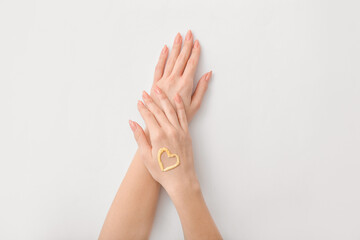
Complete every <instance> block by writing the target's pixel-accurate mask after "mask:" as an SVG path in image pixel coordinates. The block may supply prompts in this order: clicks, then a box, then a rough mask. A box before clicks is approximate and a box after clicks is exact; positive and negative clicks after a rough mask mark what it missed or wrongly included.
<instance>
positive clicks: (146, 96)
mask: <svg viewBox="0 0 360 240" xmlns="http://www.w3.org/2000/svg"><path fill="white" fill-rule="evenodd" d="M142 96H143V98H144V99H149V98H150V96H149V94H148V93H147V92H145V91H143V94H142Z"/></svg>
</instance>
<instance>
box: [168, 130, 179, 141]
mask: <svg viewBox="0 0 360 240" xmlns="http://www.w3.org/2000/svg"><path fill="white" fill-rule="evenodd" d="M167 133H168V136H169V137H170V138H172V139H174V138H178V131H177V130H176V129H174V128H171V129H169V130H168V132H167Z"/></svg>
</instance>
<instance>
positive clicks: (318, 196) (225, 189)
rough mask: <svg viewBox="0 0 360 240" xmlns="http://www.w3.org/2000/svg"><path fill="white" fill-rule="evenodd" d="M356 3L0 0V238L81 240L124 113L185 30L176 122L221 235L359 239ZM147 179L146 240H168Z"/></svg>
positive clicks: (107, 178) (127, 137)
mask: <svg viewBox="0 0 360 240" xmlns="http://www.w3.org/2000/svg"><path fill="white" fill-rule="evenodd" d="M359 7H360V4H359V2H358V1H355V0H354V1H326V0H324V1H319V0H318V1H313V0H309V1H304V0H297V1H296V0H292V1H290V0H289V1H279V0H276V1H265V0H264V1H253V0H247V1H210V0H209V1H206V0H202V1H190V0H187V1H169V0H162V1H161V0H157V1H142V2H140V1H111V0H107V1H100V0H98V1H85V0H83V1H78V0H76V1H74V0H67V1H48V0H43V1H25V0H23V1H10V0H9V1H3V0H1V1H0V107H1V111H0V159H1V162H0V239H7V240H10V239H96V238H97V236H98V234H99V231H100V229H101V226H102V224H103V221H104V218H105V216H106V213H107V211H108V208H109V206H110V204H111V202H112V200H113V198H114V196H115V193H116V191H117V188H118V186H119V184H120V183H121V180H122V179H123V177H124V175H125V173H126V170H127V168H128V166H129V164H130V161H131V159H132V156H133V154H134V152H135V150H136V143H135V141H134V140H133V136H132V133H131V131H130V128H129V126H128V120H129V119H133V120H137V121H140V122H142V121H141V119H140V116H139V114H138V113H137V110H136V102H137V99H139V98H140V96H141V91H142V90H144V89H145V90H149V88H150V86H151V83H152V76H153V70H154V66H155V64H156V61H157V58H158V55H159V53H160V51H161V48H162V46H163V45H164V44H168V46H170V47H171V45H172V42H173V39H174V37H175V35H176V33H177V32H178V31H179V32H180V33H181V34H182V35H183V36H184V35H185V33H186V31H187V30H188V29H192V30H193V33H194V37H195V38H196V39H199V41H200V43H201V46H202V55H201V59H200V64H199V69H198V72H197V79H198V78H199V77H200V76H201V75H202V74H203V73H205V72H206V71H208V70H213V78H212V79H211V83H210V86H209V91H208V93H207V96H206V98H205V100H204V104H203V106H202V109H201V110H200V111H199V113H198V115H197V116H196V117H195V119H194V121H193V122H192V124H191V133H192V136H193V142H194V151H195V160H196V168H197V172H198V175H199V179H200V181H201V185H202V189H203V193H204V196H205V198H206V201H207V204H208V206H209V208H210V210H211V213H212V215H213V217H214V219H215V221H216V223H217V225H218V227H219V229H220V231H221V233H222V234H223V237H224V238H225V239H235V240H237V239H246V240H248V239H249V240H263V239H276V240H279V239H284V240H285V239H286V240H287V239H326V240H331V239H342V240H345V239H357V240H359V239H360V228H359V227H360V204H359V202H360V192H359V191H360V190H359V189H360V186H359V185H360V124H359V123H360V107H359V103H360V83H359V81H360V72H359V66H360V57H359V56H360V44H359V42H360V17H359ZM182 238H183V235H182V230H181V225H180V222H179V219H178V217H177V214H176V211H175V209H174V207H173V205H172V203H171V202H170V200H169V199H168V197H167V196H166V194H165V193H164V192H162V193H161V198H160V201H159V207H158V212H157V215H156V219H155V224H154V228H153V232H152V237H151V239H160V240H161V239H182Z"/></svg>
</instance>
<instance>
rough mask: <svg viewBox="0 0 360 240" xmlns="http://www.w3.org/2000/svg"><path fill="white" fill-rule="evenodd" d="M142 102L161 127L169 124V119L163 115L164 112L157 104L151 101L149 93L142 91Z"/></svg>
mask: <svg viewBox="0 0 360 240" xmlns="http://www.w3.org/2000/svg"><path fill="white" fill-rule="evenodd" d="M142 97H143V99H144V102H145V104H146V106H147V108H148V109H149V110H150V112H152V114H153V115H154V116H155V118H156V120H157V122H158V123H159V125H160V126H161V127H166V126H169V125H170V122H169V120H168V119H167V117H166V116H165V113H164V112H163V111H162V110H161V109H160V108H159V107H158V105H157V104H156V103H155V102H154V101H153V99H152V98H151V97H150V95H149V94H148V93H147V92H145V91H143V95H142Z"/></svg>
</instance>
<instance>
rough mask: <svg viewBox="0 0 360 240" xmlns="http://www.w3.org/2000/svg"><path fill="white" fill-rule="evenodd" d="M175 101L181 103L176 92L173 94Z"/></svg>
mask: <svg viewBox="0 0 360 240" xmlns="http://www.w3.org/2000/svg"><path fill="white" fill-rule="evenodd" d="M175 101H176V102H177V103H181V98H180V95H179V94H178V93H177V94H176V95H175Z"/></svg>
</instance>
